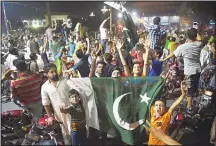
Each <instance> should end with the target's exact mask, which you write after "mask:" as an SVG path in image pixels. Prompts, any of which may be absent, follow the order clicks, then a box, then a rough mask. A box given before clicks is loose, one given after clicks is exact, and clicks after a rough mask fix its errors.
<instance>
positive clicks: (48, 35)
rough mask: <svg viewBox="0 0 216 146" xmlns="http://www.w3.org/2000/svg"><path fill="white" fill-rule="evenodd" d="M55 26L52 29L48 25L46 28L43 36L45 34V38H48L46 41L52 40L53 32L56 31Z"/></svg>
mask: <svg viewBox="0 0 216 146" xmlns="http://www.w3.org/2000/svg"><path fill="white" fill-rule="evenodd" d="M56 25H57V24H56ZM56 25H55V28H52V27H51V26H50V25H48V28H47V30H46V32H45V34H46V36H47V38H48V41H51V40H52V38H53V31H55V30H56Z"/></svg>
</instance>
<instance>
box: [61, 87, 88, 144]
mask: <svg viewBox="0 0 216 146" xmlns="http://www.w3.org/2000/svg"><path fill="white" fill-rule="evenodd" d="M69 98H70V103H71V106H69V107H66V108H65V107H61V108H60V111H61V112H62V113H65V114H66V113H69V114H70V115H71V135H70V137H71V144H72V145H84V144H85V139H86V127H85V125H86V119H85V110H84V108H83V105H82V102H81V99H80V95H79V92H78V91H77V90H75V89H72V90H71V91H70V97H69Z"/></svg>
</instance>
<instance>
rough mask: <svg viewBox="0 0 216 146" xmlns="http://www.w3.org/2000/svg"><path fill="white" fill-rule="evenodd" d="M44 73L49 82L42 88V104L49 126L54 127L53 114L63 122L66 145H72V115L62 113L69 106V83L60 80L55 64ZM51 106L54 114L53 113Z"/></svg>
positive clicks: (49, 66) (47, 67)
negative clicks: (64, 107) (62, 107)
mask: <svg viewBox="0 0 216 146" xmlns="http://www.w3.org/2000/svg"><path fill="white" fill-rule="evenodd" d="M44 72H45V73H47V76H48V80H47V81H46V82H45V83H44V84H43V85H42V87H41V98H42V104H43V106H44V108H45V110H46V113H47V116H48V120H47V122H48V125H52V124H53V122H54V118H53V114H54V116H55V118H56V119H57V121H59V122H62V123H63V124H61V125H60V126H61V130H62V136H63V139H64V144H65V145H70V138H69V135H70V126H71V123H70V121H71V116H70V114H64V113H61V112H60V107H61V106H66V107H67V106H69V105H70V101H69V94H68V93H69V91H70V90H71V89H69V88H70V86H69V85H68V86H66V85H67V84H68V83H67V81H66V80H64V79H63V78H59V76H58V74H57V68H56V66H55V65H54V64H48V65H47V66H46V67H45V68H44ZM51 106H52V108H53V111H54V113H52V110H51Z"/></svg>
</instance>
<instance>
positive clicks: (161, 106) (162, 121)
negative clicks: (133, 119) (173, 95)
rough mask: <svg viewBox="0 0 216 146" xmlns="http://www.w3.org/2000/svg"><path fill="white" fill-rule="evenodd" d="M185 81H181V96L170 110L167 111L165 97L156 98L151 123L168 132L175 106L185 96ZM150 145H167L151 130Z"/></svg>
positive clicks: (152, 108)
mask: <svg viewBox="0 0 216 146" xmlns="http://www.w3.org/2000/svg"><path fill="white" fill-rule="evenodd" d="M184 86H185V85H184V83H183V82H182V83H181V92H182V94H181V96H180V97H179V98H178V99H177V100H176V101H175V102H174V103H173V104H172V106H171V107H170V108H169V110H168V111H167V112H166V102H165V100H164V99H156V100H155V103H154V105H153V106H152V107H151V113H150V114H151V122H150V125H151V126H152V127H154V128H160V129H161V130H163V131H164V132H165V133H166V134H167V133H168V130H169V124H170V120H171V115H172V113H173V111H174V110H175V108H176V107H177V106H178V105H179V104H180V103H181V102H182V100H183V99H184V97H185V90H184V89H185V87H184ZM148 145H166V144H165V143H163V142H162V141H160V140H158V139H157V138H156V137H154V136H153V135H152V133H151V132H150V135H149V142H148Z"/></svg>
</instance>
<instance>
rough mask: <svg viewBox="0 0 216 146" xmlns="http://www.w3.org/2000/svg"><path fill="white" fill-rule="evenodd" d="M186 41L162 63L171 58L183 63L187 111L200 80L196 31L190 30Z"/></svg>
mask: <svg viewBox="0 0 216 146" xmlns="http://www.w3.org/2000/svg"><path fill="white" fill-rule="evenodd" d="M187 37H188V40H187V42H186V43H185V44H182V45H180V46H178V48H177V49H176V50H175V51H174V52H173V53H171V54H170V55H169V56H167V57H166V58H165V59H163V61H165V60H167V59H170V58H172V57H174V56H175V57H182V58H183V61H184V75H185V81H186V84H187V88H188V93H187V99H188V103H187V108H188V109H189V111H190V110H191V109H192V97H193V96H194V93H196V92H197V90H198V82H199V78H200V72H201V65H200V52H201V49H202V48H201V42H200V41H201V40H196V39H197V30H196V29H195V28H191V29H189V30H188V31H187Z"/></svg>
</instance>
